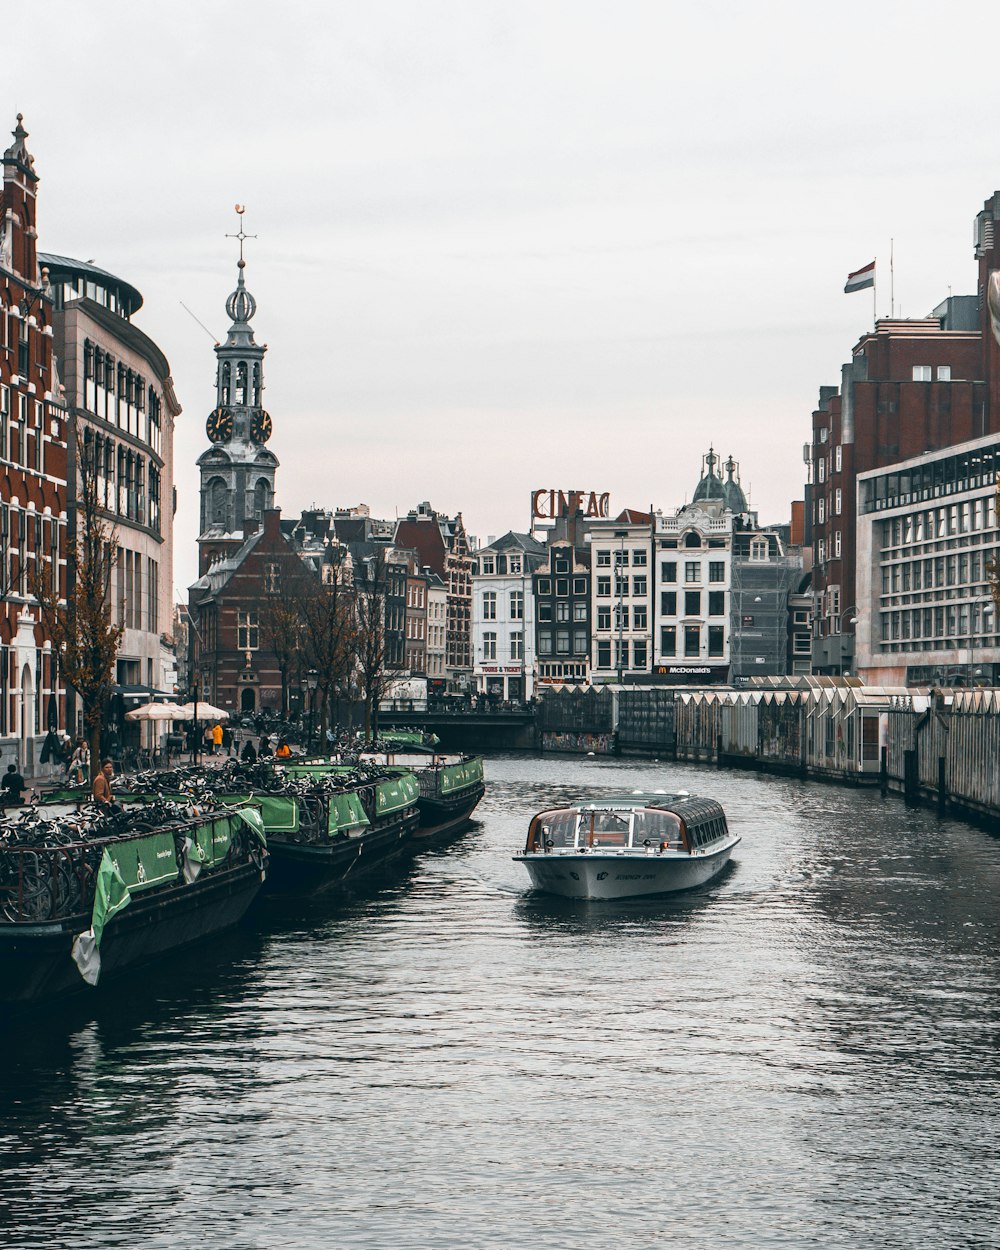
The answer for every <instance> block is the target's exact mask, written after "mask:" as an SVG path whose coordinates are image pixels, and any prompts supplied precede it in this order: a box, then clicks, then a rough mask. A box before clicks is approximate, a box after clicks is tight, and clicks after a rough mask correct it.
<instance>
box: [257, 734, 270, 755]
mask: <svg viewBox="0 0 1000 1250" xmlns="http://www.w3.org/2000/svg"><path fill="white" fill-rule="evenodd" d="M257 754H258V755H259V756H260V757H261V759H263V758H264V756H265V755H270V754H271V739H270V738H269V737H268V736H267V734H265V735H264V736H263V738H261V740H260V747H259V748H258V751H257Z"/></svg>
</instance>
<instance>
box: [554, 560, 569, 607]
mask: <svg viewBox="0 0 1000 1250" xmlns="http://www.w3.org/2000/svg"><path fill="white" fill-rule="evenodd" d="M560 563H561V561H556V566H557V567H558V565H559V564H560ZM556 594H557V595H558V596H559V598H560V599H565V598H566V597H567V595H568V594H569V578H568V577H557V578H556Z"/></svg>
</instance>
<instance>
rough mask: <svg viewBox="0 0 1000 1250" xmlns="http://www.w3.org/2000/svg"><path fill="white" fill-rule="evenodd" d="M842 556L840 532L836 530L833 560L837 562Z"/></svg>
mask: <svg viewBox="0 0 1000 1250" xmlns="http://www.w3.org/2000/svg"><path fill="white" fill-rule="evenodd" d="M839 556H840V530H836V531H835V532H834V535H833V558H834V559H835V560H836V559H837V558H838V557H839Z"/></svg>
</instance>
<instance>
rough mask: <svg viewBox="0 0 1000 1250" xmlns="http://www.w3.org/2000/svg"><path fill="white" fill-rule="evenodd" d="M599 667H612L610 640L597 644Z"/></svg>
mask: <svg viewBox="0 0 1000 1250" xmlns="http://www.w3.org/2000/svg"><path fill="white" fill-rule="evenodd" d="M597 667H598V668H610V667H611V643H610V642H599V643H598V644H597Z"/></svg>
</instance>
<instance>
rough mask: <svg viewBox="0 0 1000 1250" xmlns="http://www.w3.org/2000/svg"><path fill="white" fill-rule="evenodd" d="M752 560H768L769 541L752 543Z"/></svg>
mask: <svg viewBox="0 0 1000 1250" xmlns="http://www.w3.org/2000/svg"><path fill="white" fill-rule="evenodd" d="M820 507H821V509H822V500H821V501H820ZM750 559H751V560H757V561H766V560H767V539H766V538H754V539H753V540H752V541H751V543H750Z"/></svg>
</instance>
